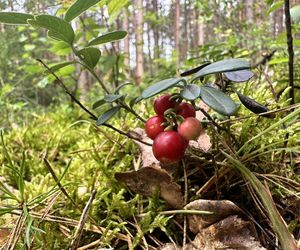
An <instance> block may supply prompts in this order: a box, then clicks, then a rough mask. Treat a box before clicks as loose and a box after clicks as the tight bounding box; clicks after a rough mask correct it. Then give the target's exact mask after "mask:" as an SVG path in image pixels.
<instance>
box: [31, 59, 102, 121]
mask: <svg viewBox="0 0 300 250" xmlns="http://www.w3.org/2000/svg"><path fill="white" fill-rule="evenodd" d="M37 61H38V62H40V63H41V64H42V65H43V66H44V67H45V68H46V69H47V70H48V71H49V72H50V73H51V74H52V75H53V76H54V77H55V79H56V80H57V82H58V83H59V84H60V86H61V87H62V88H63V89H64V91H65V92H66V93H67V94H68V95H69V96H70V97H71V99H72V100H73V101H74V102H75V103H76V104H78V105H79V107H80V108H81V109H83V110H84V111H85V112H86V113H88V114H89V115H90V116H91V118H92V119H93V120H97V116H96V115H95V114H93V113H92V112H91V111H90V110H88V109H87V108H86V107H85V106H84V105H83V104H82V103H81V102H80V101H79V100H77V99H76V97H75V96H74V95H73V94H72V93H71V92H70V91H69V90H68V88H67V87H66V85H65V84H64V83H63V82H62V80H61V79H60V78H59V77H58V76H57V75H56V74H55V73H54V72H53V70H51V69H50V68H49V67H48V66H47V65H46V64H45V63H44V62H43V61H42V60H41V59H37Z"/></svg>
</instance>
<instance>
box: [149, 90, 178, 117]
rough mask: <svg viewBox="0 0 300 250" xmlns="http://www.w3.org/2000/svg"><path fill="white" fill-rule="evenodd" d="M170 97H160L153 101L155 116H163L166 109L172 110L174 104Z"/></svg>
mask: <svg viewBox="0 0 300 250" xmlns="http://www.w3.org/2000/svg"><path fill="white" fill-rule="evenodd" d="M171 97H172V96H171V95H162V96H160V97H158V98H157V99H156V100H155V101H154V110H155V112H156V114H158V115H163V114H164V112H165V111H166V110H167V109H170V108H174V107H175V105H176V102H175V101H174V100H171V99H170V98H171Z"/></svg>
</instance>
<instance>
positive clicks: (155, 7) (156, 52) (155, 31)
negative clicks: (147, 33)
mask: <svg viewBox="0 0 300 250" xmlns="http://www.w3.org/2000/svg"><path fill="white" fill-rule="evenodd" d="M152 3H153V12H154V13H155V17H156V20H158V19H159V15H158V5H157V0H153V1H152ZM158 29H159V26H158V25H157V24H156V25H155V26H154V29H153V36H154V59H158V58H159V56H160V51H159V30H158Z"/></svg>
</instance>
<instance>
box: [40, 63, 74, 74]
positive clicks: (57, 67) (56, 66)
mask: <svg viewBox="0 0 300 250" xmlns="http://www.w3.org/2000/svg"><path fill="white" fill-rule="evenodd" d="M75 63H78V61H68V62H62V63H57V64H54V65H52V66H51V67H50V69H51V71H52V72H55V71H57V70H59V69H61V68H64V67H66V66H68V65H71V64H75ZM45 73H47V74H49V73H51V72H50V71H49V70H45Z"/></svg>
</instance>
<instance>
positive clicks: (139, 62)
mask: <svg viewBox="0 0 300 250" xmlns="http://www.w3.org/2000/svg"><path fill="white" fill-rule="evenodd" d="M136 3H137V15H136V28H137V30H136V41H135V42H136V73H135V82H136V84H137V85H139V84H141V82H142V79H143V75H144V66H143V63H144V58H143V1H142V0H136Z"/></svg>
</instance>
